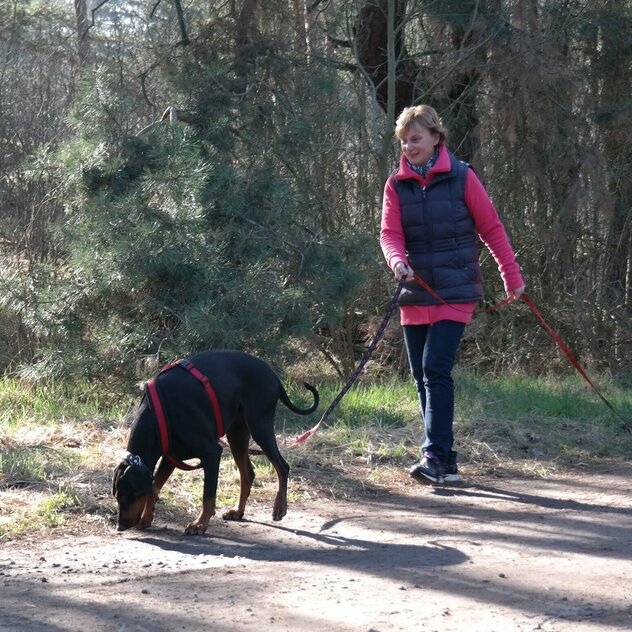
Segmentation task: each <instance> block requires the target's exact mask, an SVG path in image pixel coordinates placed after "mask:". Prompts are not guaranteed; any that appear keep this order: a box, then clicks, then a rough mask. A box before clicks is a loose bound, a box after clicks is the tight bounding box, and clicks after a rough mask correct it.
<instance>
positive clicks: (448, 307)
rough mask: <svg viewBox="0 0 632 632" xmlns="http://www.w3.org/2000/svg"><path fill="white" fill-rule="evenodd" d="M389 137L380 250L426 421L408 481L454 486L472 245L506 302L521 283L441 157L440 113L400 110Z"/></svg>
mask: <svg viewBox="0 0 632 632" xmlns="http://www.w3.org/2000/svg"><path fill="white" fill-rule="evenodd" d="M395 136H396V137H397V138H398V139H399V141H400V143H401V148H402V157H401V161H400V165H399V169H398V170H397V171H396V172H395V173H394V174H393V175H391V176H390V177H389V178H388V180H387V182H386V185H385V188H384V200H383V207H382V227H381V234H380V244H381V246H382V251H383V253H384V257H385V258H386V262H387V264H388V266H389V267H390V268H391V270H392V271H393V273H394V274H395V279H396V280H397V281H398V282H399V281H404V285H403V288H402V292H401V294H400V298H399V305H400V316H401V323H402V326H403V330H404V343H405V345H406V350H407V352H408V360H409V363H410V370H411V373H412V376H413V378H414V380H415V384H416V386H417V391H418V393H419V402H420V405H421V413H422V415H423V419H424V428H425V439H424V442H423V444H422V446H421V460H420V461H419V463H416V464H415V465H414V466H413V467H412V468H411V470H410V475H411V476H412V477H413V478H415V479H417V480H419V481H421V482H432V483H442V482H448V481H450V482H452V481H457V480H458V479H459V476H458V468H457V461H456V452H455V451H454V450H453V444H454V436H453V433H452V425H453V420H454V384H453V381H452V367H453V365H454V360H455V357H456V352H457V350H458V347H459V344H460V342H461V337H462V336H463V331H464V329H465V325H466V324H467V323H468V322H470V320H471V319H472V316H473V314H474V309H475V307H476V302H477V301H478V300H480V299H481V298H483V288H482V284H481V272H480V265H479V258H478V237H480V239H481V240H482V241H483V242H484V243H485V245H486V246H487V248H488V249H489V250H490V252H491V253H492V255H493V256H494V259H495V260H496V263H497V264H498V268H499V271H500V274H501V277H502V279H503V282H504V285H505V290H506V292H507V295H508V296H510V297H512V298H514V299H517V298H519V297H520V296H521V294H522V293H523V292H524V289H525V284H524V281H523V279H522V276H521V274H520V268H519V267H518V264H517V263H516V259H515V256H514V253H513V250H512V248H511V244H510V243H509V239H508V237H507V234H506V232H505V229H504V227H503V225H502V223H501V221H500V219H499V218H498V213H497V212H496V209H495V208H494V206H493V204H492V202H491V200H490V199H489V196H488V195H487V192H486V191H485V189H484V187H483V185H482V184H481V182H480V180H479V179H478V177H477V176H476V174H475V173H474V171H473V170H472V169H470V168H469V166H468V165H467V164H466V163H464V162H462V161H460V160H458V159H457V158H456V157H455V156H454V154H452V153H451V152H450V151H449V150H448V149H447V147H446V138H447V132H446V130H445V128H444V127H443V125H442V123H441V120H440V119H439V116H438V114H437V112H436V111H435V110H434V109H433V108H431V107H430V106H428V105H419V106H415V107H410V108H406V109H404V111H403V112H402V113H401V114H400V116H399V118H398V119H397V124H396V128H395ZM415 277H417V280H416V279H415ZM419 280H422V281H423V282H424V283H425V284H426V285H425V286H424V285H423V284H421V283H420V282H419Z"/></svg>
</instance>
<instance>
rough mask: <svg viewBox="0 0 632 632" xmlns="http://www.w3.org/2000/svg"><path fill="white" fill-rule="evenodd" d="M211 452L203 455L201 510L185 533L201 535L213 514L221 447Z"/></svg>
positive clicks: (217, 446)
mask: <svg viewBox="0 0 632 632" xmlns="http://www.w3.org/2000/svg"><path fill="white" fill-rule="evenodd" d="M215 447H216V448H217V449H216V450H215V451H214V453H213V454H211V455H207V456H205V457H203V458H202V459H201V460H202V468H203V470H204V491H203V492H202V511H200V514H199V516H198V517H197V518H196V519H195V520H193V521H192V522H189V524H188V525H187V527H186V529H185V530H184V532H185V533H186V534H187V535H202V534H203V533H205V532H206V529H207V528H208V523H209V522H210V520H211V518H212V517H213V516H214V515H215V499H216V497H217V479H218V477H219V459H220V456H221V454H222V448H221V446H219V445H216V446H215Z"/></svg>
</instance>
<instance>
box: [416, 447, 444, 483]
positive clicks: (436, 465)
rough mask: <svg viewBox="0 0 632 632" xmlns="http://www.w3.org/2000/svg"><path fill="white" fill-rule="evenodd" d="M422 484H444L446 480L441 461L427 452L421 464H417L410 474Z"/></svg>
mask: <svg viewBox="0 0 632 632" xmlns="http://www.w3.org/2000/svg"><path fill="white" fill-rule="evenodd" d="M408 473H409V474H410V475H411V476H412V477H413V478H414V479H415V480H417V481H419V482H420V483H439V484H440V483H443V481H444V480H445V473H446V472H445V468H444V467H443V465H442V464H441V461H440V460H439V459H438V458H437V457H436V456H434V454H432V453H431V452H426V454H424V456H423V458H422V459H421V461H419V463H416V464H415V465H413V466H412V467H411V468H410V471H409V472H408Z"/></svg>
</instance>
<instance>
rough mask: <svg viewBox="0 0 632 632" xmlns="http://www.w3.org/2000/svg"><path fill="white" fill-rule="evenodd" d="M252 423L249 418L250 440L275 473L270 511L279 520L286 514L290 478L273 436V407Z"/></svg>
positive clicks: (288, 470)
mask: <svg viewBox="0 0 632 632" xmlns="http://www.w3.org/2000/svg"><path fill="white" fill-rule="evenodd" d="M253 421H254V423H253V422H252V421H250V418H249V422H250V423H249V425H250V431H251V432H252V438H253V439H254V440H255V441H256V442H257V444H258V445H259V447H260V448H261V449H262V450H263V453H264V454H265V455H266V456H267V457H268V459H270V463H272V466H273V467H274V469H275V471H276V475H277V480H278V483H279V486H278V490H277V495H276V498H275V500H274V507H273V509H272V519H273V520H281V519H282V518H283V516H285V514H286V513H287V483H288V478H289V476H290V466H289V465H288V464H287V462H286V461H285V459H284V458H283V457H282V456H281V453H280V452H279V446H278V445H277V441H276V436H275V434H274V407H272V409H271V410H268V411H267V412H265V413H264V414H263V415H260V416H259V418H258V419H256V420H253Z"/></svg>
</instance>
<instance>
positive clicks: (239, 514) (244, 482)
mask: <svg viewBox="0 0 632 632" xmlns="http://www.w3.org/2000/svg"><path fill="white" fill-rule="evenodd" d="M235 464H236V465H237V469H238V470H239V500H238V501H237V504H236V505H235V506H234V507H233V508H232V509H229V510H228V511H226V512H224V514H223V515H222V518H223V519H224V520H241V519H242V518H243V517H244V513H245V511H246V503H247V502H248V498H249V497H250V491H251V490H252V482H253V481H254V480H255V477H254V470H253V468H252V464H251V463H250V459H249V457H248V454H247V453H246V454H244V455H243V456H241V457H239V458H237V457H235Z"/></svg>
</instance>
